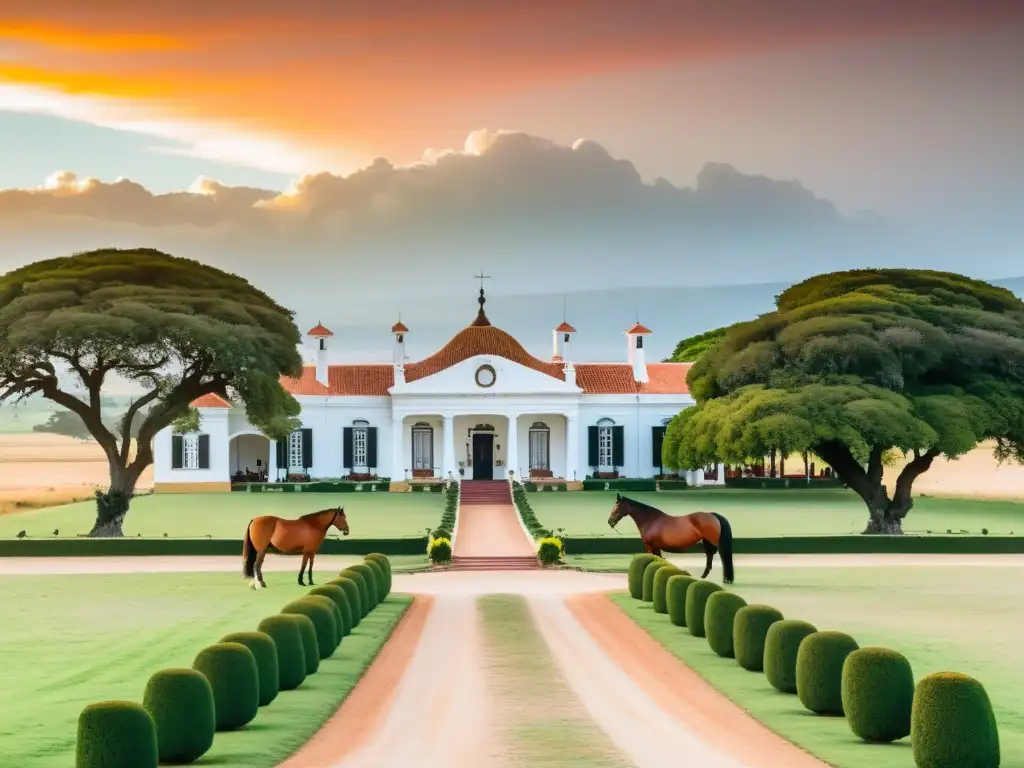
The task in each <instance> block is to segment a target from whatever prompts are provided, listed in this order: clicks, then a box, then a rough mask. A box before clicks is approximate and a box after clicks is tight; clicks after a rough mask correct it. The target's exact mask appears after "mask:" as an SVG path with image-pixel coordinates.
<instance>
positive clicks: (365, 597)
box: [338, 568, 377, 616]
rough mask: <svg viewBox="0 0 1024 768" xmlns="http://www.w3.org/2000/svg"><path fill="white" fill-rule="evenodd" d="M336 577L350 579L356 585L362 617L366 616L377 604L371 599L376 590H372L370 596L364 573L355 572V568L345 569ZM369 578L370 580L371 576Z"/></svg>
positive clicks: (360, 571) (361, 571) (362, 571)
mask: <svg viewBox="0 0 1024 768" xmlns="http://www.w3.org/2000/svg"><path fill="white" fill-rule="evenodd" d="M338 575H339V576H344V577H345V578H348V579H352V581H354V582H355V583H356V586H357V587H359V601H360V602H361V603H362V606H363V616H366V614H368V613H369V612H370V611H372V610H373V606H375V605H376V604H377V602H376V600H374V599H373V597H374V596H376V588H374V590H373V596H371V594H370V584H369V583H368V582H367V580H366V579H367V575H366V571H364V570H358V571H357V570H355V568H346V569H345V570H343V571H342V572H341V573H339V574H338ZM370 578H372V574H371V576H370Z"/></svg>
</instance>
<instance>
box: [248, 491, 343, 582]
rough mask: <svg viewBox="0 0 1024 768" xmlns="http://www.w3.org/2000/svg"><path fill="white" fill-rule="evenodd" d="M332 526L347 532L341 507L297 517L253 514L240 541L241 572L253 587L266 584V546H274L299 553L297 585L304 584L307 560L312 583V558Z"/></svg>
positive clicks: (286, 551)
mask: <svg viewBox="0 0 1024 768" xmlns="http://www.w3.org/2000/svg"><path fill="white" fill-rule="evenodd" d="M332 525H333V526H334V527H335V528H337V529H338V530H339V531H341V532H342V534H343V535H345V536H348V520H347V519H346V518H345V510H344V508H342V507H337V508H335V509H322V510H320V511H319V512H311V513H309V514H308V515H303V516H302V517H300V518H299V519H298V520H286V519H285V518H283V517H274V516H273V515H263V516H261V517H254V518H253V519H252V520H250V521H249V525H248V527H247V528H246V529H245V542H244V543H243V544H242V560H243V561H244V563H245V565H244V566H243V567H242V574H243V575H244V576H245V578H247V579H252V588H253V589H259V588H260V587H265V586H267V583H266V582H265V581H263V558H264V557H266V556H267V549H269V548H270V547H273V548H274V549H276V550H277V551H278V552H281V553H282V554H285V555H297V554H299V553H300V552H301V553H302V565H301V566H300V567H299V586H303V587H304V586H306V585H305V583H304V582H303V581H302V572H303V571H304V570H306V563H307V562H308V563H309V585H310V586H312V585H313V558H314V557H316V553H317V550H318V549H320V545H321V544H323V542H324V537H326V536H327V531H328V530H330V528H331V526H332Z"/></svg>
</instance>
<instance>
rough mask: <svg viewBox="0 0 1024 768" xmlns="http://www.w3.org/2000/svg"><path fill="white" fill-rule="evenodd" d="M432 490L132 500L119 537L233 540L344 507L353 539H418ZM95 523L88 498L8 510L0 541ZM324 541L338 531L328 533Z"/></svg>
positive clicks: (439, 503)
mask: <svg viewBox="0 0 1024 768" xmlns="http://www.w3.org/2000/svg"><path fill="white" fill-rule="evenodd" d="M444 504H445V499H444V494H440V493H366V492H362V493H207V494H178V493H164V494H161V493H154V494H152V495H148V496H140V497H139V498H137V499H135V500H134V501H132V506H131V510H130V511H129V512H128V516H127V517H126V518H125V524H124V532H125V535H126V536H138V535H140V534H141V535H142V536H143V537H153V538H160V537H162V536H163V535H164V534H165V533H166V534H167V536H168V537H169V538H196V537H202V538H207V537H210V538H214V539H236V538H237V539H238V540H239V541H241V539H242V537H243V536H244V535H245V526H246V525H247V524H248V522H249V521H250V520H251V519H252V518H254V517H257V516H258V515H277V516H279V517H287V518H295V517H299V516H300V515H304V514H306V513H308V512H316V511H318V510H321V509H327V508H329V507H344V508H345V516H346V517H347V518H348V524H349V527H350V529H351V531H352V533H351V535H352V536H353V537H355V538H360V539H376V538H402V537H406V536H409V537H414V536H423V535H425V534H426V529H427V528H435V527H437V524H438V522H439V521H440V520H441V515H442V513H443V512H444ZM95 519H96V505H95V503H93V502H92V501H88V502H82V503H79V504H66V505H64V506H60V507H50V508H47V509H39V510H33V511H29V512H16V513H12V514H7V515H3V516H2V517H0V538H12V537H14V536H16V535H17V533H18V531H21V530H25V531H27V533H28V535H29V536H34V537H37V538H50V537H52V534H53V531H54V530H55V529H56V530H59V531H60V536H62V537H74V536H79V535H84V534H86V533H88V532H89V530H90V529H91V528H92V524H93V522H94V521H95ZM330 535H331V536H340V535H341V532H340V531H337V530H334V529H332V530H331V533H330Z"/></svg>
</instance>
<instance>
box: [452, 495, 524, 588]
mask: <svg viewBox="0 0 1024 768" xmlns="http://www.w3.org/2000/svg"><path fill="white" fill-rule="evenodd" d="M452 567H453V569H455V570H463V571H526V570H535V569H537V568H539V567H540V563H539V562H538V561H537V555H536V553H535V552H534V549H533V542H532V540H531V539H529V538H528V537H527V535H526V533H525V532H524V531H523V528H522V526H521V525H520V523H519V516H518V513H517V512H516V509H515V507H514V506H513V505H512V492H511V489H510V486H509V484H508V482H507V481H505V480H463V481H462V483H461V485H460V488H459V528H458V535H457V536H456V538H455V552H454V553H453V556H452Z"/></svg>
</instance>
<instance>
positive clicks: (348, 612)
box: [309, 584, 353, 642]
mask: <svg viewBox="0 0 1024 768" xmlns="http://www.w3.org/2000/svg"><path fill="white" fill-rule="evenodd" d="M309 594H310V595H319V596H320V597H326V598H327V599H328V600H330V601H331V602H333V603H334V605H335V606H337V608H338V613H336V614H335V618H336V619H338V621H339V624H338V642H341V640H342V639H343V638H345V637H348V635H349V634H351V632H352V626H353V624H352V621H353V619H352V607H351V606H350V605H349V603H348V595H346V594H345V590H344V589H342V588H341V587H339V586H338V585H337V584H321V585H320V586H318V587H313V588H312V589H311V590H309Z"/></svg>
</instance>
